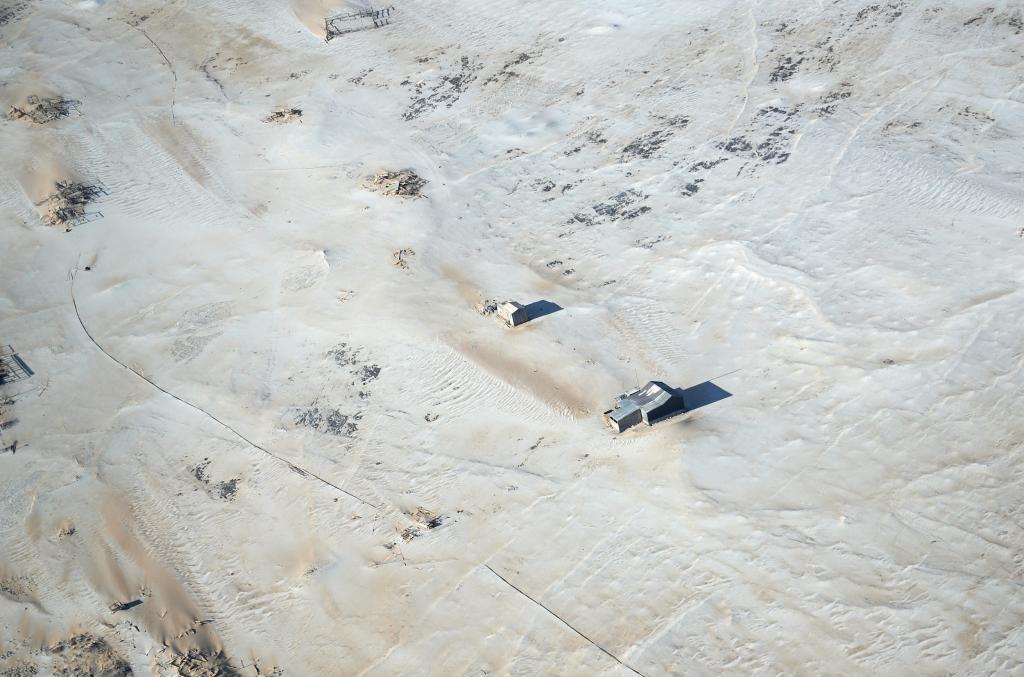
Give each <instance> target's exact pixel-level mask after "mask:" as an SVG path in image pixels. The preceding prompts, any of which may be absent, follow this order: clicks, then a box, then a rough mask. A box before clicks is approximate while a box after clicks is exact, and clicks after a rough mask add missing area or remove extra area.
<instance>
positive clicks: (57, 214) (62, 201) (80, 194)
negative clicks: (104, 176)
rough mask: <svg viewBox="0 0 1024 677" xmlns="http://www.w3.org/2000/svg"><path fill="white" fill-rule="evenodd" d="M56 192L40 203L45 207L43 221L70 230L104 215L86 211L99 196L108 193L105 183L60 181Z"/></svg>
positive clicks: (56, 184) (55, 185) (55, 186)
mask: <svg viewBox="0 0 1024 677" xmlns="http://www.w3.org/2000/svg"><path fill="white" fill-rule="evenodd" d="M54 188H55V190H54V192H53V194H52V195H50V196H49V197H47V198H46V199H45V200H43V202H42V203H40V204H41V205H42V206H44V207H45V211H44V212H43V222H44V223H46V224H48V225H51V226H64V228H65V230H66V231H68V232H70V231H71V228H72V227H73V226H79V225H81V224H83V223H88V222H89V221H95V220H96V219H98V218H100V217H102V216H103V214H102V213H100V212H88V213H87V212H86V211H85V208H86V207H87V206H88V205H89V204H90V203H91V202H95V201H96V199H97V198H99V197H101V196H103V195H107V189H106V188H105V187H104V186H103V184H100V183H95V184H86V183H78V182H75V181H58V182H56V183H55V184H54Z"/></svg>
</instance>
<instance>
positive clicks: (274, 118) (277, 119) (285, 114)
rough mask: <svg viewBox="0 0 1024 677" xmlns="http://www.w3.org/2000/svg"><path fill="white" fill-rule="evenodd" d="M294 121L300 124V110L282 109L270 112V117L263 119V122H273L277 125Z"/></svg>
mask: <svg viewBox="0 0 1024 677" xmlns="http://www.w3.org/2000/svg"><path fill="white" fill-rule="evenodd" d="M295 120H298V121H299V122H302V109H301V108H282V109H280V110H275V111H273V112H271V113H270V115H268V116H267V117H265V118H263V121H264V122H273V123H274V124H278V125H283V124H286V123H288V122H294V121H295Z"/></svg>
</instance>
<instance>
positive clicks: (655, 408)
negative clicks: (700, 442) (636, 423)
mask: <svg viewBox="0 0 1024 677" xmlns="http://www.w3.org/2000/svg"><path fill="white" fill-rule="evenodd" d="M637 409H639V410H640V412H641V414H642V416H643V418H644V420H645V421H647V422H648V423H655V422H656V421H660V420H661V419H664V418H668V417H669V416H674V415H675V414H678V413H681V412H683V411H684V410H685V406H684V404H683V397H682V395H681V394H680V393H679V391H677V390H676V389H675V388H672V387H671V386H668V385H666V384H664V383H662V382H661V381H648V382H647V384H646V385H644V386H641V387H639V388H637V389H636V390H632V391H630V392H628V393H623V394H622V395H619V398H618V400H617V401H616V403H615V409H613V410H612V411H611V412H609V414H608V416H609V417H610V418H611V419H612V420H615V421H619V420H621V419H623V418H624V417H626V416H628V415H630V414H631V413H633V412H634V411H636V410H637Z"/></svg>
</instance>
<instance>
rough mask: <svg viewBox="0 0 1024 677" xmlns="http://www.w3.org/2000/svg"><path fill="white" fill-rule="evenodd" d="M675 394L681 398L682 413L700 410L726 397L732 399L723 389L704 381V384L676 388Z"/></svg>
mask: <svg viewBox="0 0 1024 677" xmlns="http://www.w3.org/2000/svg"><path fill="white" fill-rule="evenodd" d="M676 392H678V393H679V394H680V395H682V396H683V411H684V412H687V411H693V410H694V409H700V408H701V407H706V406H708V405H709V404H714V403H715V402H720V401H721V400H724V399H725V398H727V397H732V393H730V392H729V391H728V390H725V389H724V388H719V387H718V386H716V385H715V384H714V383H712V382H711V381H704V383H699V384H697V385H695V386H690V387H689V388H678V389H677V390H676Z"/></svg>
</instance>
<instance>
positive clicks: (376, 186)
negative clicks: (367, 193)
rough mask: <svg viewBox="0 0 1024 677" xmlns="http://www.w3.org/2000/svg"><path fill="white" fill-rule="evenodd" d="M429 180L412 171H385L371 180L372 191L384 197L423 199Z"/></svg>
mask: <svg viewBox="0 0 1024 677" xmlns="http://www.w3.org/2000/svg"><path fill="white" fill-rule="evenodd" d="M425 185H427V180H426V179H424V178H423V177H421V176H420V175H419V174H417V173H416V172H415V171H413V170H411V169H400V170H397V171H384V172H378V173H377V174H374V175H373V177H371V178H370V189H371V190H373V191H375V192H378V193H381V194H382V195H392V196H397V197H404V198H414V197H422V196H423V193H422V190H423V186H425Z"/></svg>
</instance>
